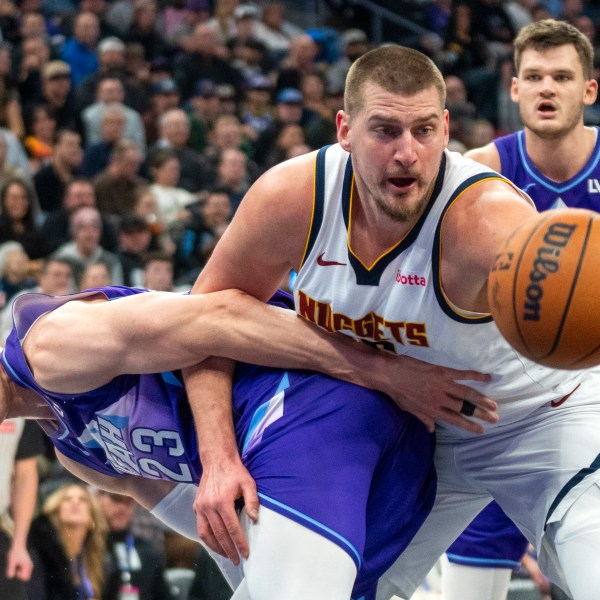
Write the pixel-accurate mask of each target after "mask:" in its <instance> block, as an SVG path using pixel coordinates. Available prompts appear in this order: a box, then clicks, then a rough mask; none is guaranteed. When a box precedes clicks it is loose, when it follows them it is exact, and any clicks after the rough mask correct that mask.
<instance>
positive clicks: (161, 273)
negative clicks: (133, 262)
mask: <svg viewBox="0 0 600 600" xmlns="http://www.w3.org/2000/svg"><path fill="white" fill-rule="evenodd" d="M144 287H145V288H148V289H149V290H155V291H157V292H172V291H173V259H172V258H171V257H170V256H169V255H168V254H164V253H162V252H153V253H150V254H148V256H147V257H146V260H145V262H144Z"/></svg>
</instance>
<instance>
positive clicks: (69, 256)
mask: <svg viewBox="0 0 600 600" xmlns="http://www.w3.org/2000/svg"><path fill="white" fill-rule="evenodd" d="M69 231H70V233H71V241H70V242H67V243H66V244H63V245H62V246H59V247H58V249H57V250H56V251H55V252H54V253H53V254H52V255H51V257H52V258H53V259H59V260H66V261H68V262H69V263H70V264H71V267H72V268H73V276H74V277H75V281H76V282H77V285H78V286H79V282H80V281H81V276H82V275H83V272H84V270H85V268H86V267H87V266H88V265H91V264H96V263H104V264H106V266H107V267H108V269H109V271H110V278H111V281H112V283H113V285H123V270H122V268H121V261H120V260H119V258H118V257H117V255H116V254H113V253H112V252H109V251H108V250H105V249H104V248H102V246H101V245H100V236H101V234H102V219H101V217H100V213H99V212H98V210H97V209H95V208H91V207H83V208H79V209H77V210H76V211H75V212H73V213H72V214H71V215H70V218H69Z"/></svg>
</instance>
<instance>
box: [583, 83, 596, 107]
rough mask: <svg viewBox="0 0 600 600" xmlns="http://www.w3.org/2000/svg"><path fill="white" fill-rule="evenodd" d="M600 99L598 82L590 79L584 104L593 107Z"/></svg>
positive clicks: (584, 95)
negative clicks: (599, 97) (598, 98)
mask: <svg viewBox="0 0 600 600" xmlns="http://www.w3.org/2000/svg"><path fill="white" fill-rule="evenodd" d="M597 97H598V82H597V81H596V80H595V79H588V80H587V81H586V82H585V92H584V93H583V104H584V105H585V106H591V105H592V104H594V103H595V102H596V98H597Z"/></svg>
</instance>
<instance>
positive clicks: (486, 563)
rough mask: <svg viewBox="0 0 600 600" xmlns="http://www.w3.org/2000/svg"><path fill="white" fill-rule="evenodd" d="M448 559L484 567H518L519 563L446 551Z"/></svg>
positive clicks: (457, 562)
mask: <svg viewBox="0 0 600 600" xmlns="http://www.w3.org/2000/svg"><path fill="white" fill-rule="evenodd" d="M446 556H447V557H448V560H449V561H450V562H452V563H456V564H458V565H466V566H473V567H484V568H487V569H494V568H499V569H502V568H509V569H513V570H514V569H518V568H519V565H520V563H519V562H517V561H514V560H506V559H502V558H474V557H470V556H460V555H459V554H450V553H448V552H447V553H446Z"/></svg>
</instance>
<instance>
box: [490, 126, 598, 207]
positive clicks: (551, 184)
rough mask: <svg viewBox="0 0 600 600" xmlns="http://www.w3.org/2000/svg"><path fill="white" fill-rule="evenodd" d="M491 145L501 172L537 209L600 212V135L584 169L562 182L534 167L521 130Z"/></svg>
mask: <svg viewBox="0 0 600 600" xmlns="http://www.w3.org/2000/svg"><path fill="white" fill-rule="evenodd" d="M494 144H495V145H496V148H497V149H498V153H499V155H500V165H501V168H500V172H501V173H502V175H504V176H505V177H506V178H507V179H509V180H510V181H512V182H513V183H514V184H515V185H517V186H518V187H519V188H521V189H522V190H523V191H524V192H527V193H528V194H529V195H530V196H531V199H532V200H533V201H534V202H535V205H536V206H537V208H538V210H540V211H543V210H548V209H550V208H564V207H569V208H588V209H590V210H595V211H600V135H598V136H597V139H596V145H595V146H594V150H593V152H592V155H591V156H590V158H589V160H588V161H587V163H586V164H585V166H584V167H583V169H581V170H580V171H579V172H578V173H577V174H576V175H574V176H573V177H571V179H568V180H567V181H563V182H562V183H557V182H556V181H553V180H552V179H549V178H548V177H546V176H545V175H544V174H543V173H542V172H541V171H540V170H539V169H538V168H537V167H536V166H535V165H534V164H533V162H532V161H531V159H530V158H529V156H528V154H527V149H526V147H525V133H524V132H523V131H518V132H516V133H511V134H509V135H507V136H504V137H501V138H498V139H497V140H494Z"/></svg>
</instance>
